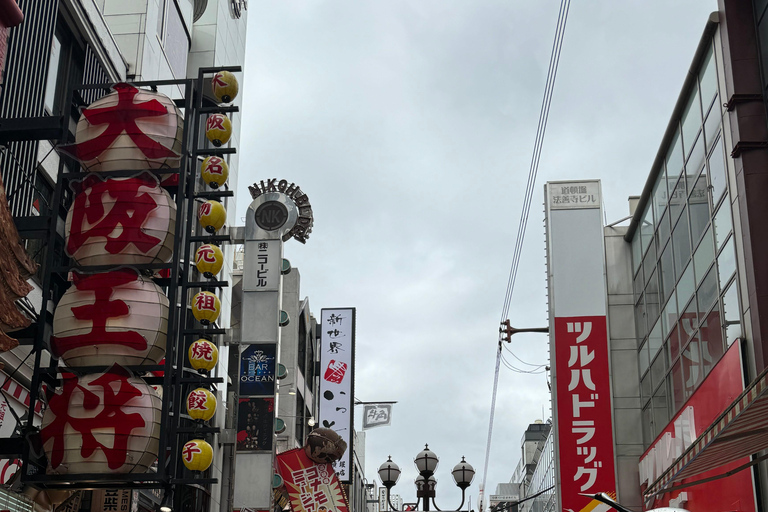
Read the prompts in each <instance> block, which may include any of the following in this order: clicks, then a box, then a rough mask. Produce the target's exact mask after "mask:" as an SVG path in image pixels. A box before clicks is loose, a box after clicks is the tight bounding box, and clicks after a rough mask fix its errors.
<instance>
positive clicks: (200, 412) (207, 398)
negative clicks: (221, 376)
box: [187, 388, 216, 421]
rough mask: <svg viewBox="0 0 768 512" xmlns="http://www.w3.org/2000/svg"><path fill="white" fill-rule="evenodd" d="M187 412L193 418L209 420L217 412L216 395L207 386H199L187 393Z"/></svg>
mask: <svg viewBox="0 0 768 512" xmlns="http://www.w3.org/2000/svg"><path fill="white" fill-rule="evenodd" d="M187 413H189V416H190V418H192V419H193V420H203V421H208V420H209V419H211V418H213V415H214V414H216V396H215V395H214V394H213V393H211V392H210V391H208V390H207V389H205V388H197V389H195V390H193V391H191V392H190V393H189V395H187Z"/></svg>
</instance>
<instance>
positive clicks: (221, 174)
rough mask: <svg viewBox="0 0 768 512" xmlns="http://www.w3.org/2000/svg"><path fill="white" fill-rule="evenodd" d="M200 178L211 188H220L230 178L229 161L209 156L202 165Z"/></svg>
mask: <svg viewBox="0 0 768 512" xmlns="http://www.w3.org/2000/svg"><path fill="white" fill-rule="evenodd" d="M200 176H201V177H202V178H203V181H204V182H205V183H206V184H207V185H208V186H209V187H211V188H219V187H220V186H222V185H223V184H225V183H226V182H227V178H228V177H229V166H228V165H227V161H226V160H224V159H223V158H221V157H218V156H209V157H208V158H206V159H205V160H203V163H202V164H201V165H200Z"/></svg>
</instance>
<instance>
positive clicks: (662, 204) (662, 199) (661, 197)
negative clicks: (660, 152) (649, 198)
mask: <svg viewBox="0 0 768 512" xmlns="http://www.w3.org/2000/svg"><path fill="white" fill-rule="evenodd" d="M667 199H669V193H668V191H667V172H666V170H665V169H664V165H663V164H662V166H661V169H660V170H659V175H658V177H657V178H656V185H654V187H653V208H654V209H655V211H656V218H657V219H658V218H659V217H660V216H661V213H662V212H663V211H664V210H665V209H666V208H667Z"/></svg>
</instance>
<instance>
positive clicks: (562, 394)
mask: <svg viewBox="0 0 768 512" xmlns="http://www.w3.org/2000/svg"><path fill="white" fill-rule="evenodd" d="M545 197H546V199H547V205H546V227H547V255H548V268H549V274H548V281H549V283H548V286H549V303H550V305H551V306H550V308H551V309H550V329H549V332H550V351H551V353H552V354H553V355H554V360H553V364H552V370H551V371H552V395H553V404H554V407H553V412H554V416H555V422H556V425H557V429H556V430H555V433H556V434H555V443H556V445H555V450H556V452H557V453H558V455H559V456H558V457H557V458H556V469H557V471H556V481H557V487H558V494H559V497H560V499H559V501H560V504H561V508H562V510H568V509H570V510H572V511H573V512H588V511H589V512H601V511H603V510H605V511H607V510H609V509H610V507H609V506H608V505H605V504H602V503H599V502H597V501H595V500H592V499H591V498H588V497H585V496H581V493H584V494H597V493H601V492H602V493H606V494H608V495H609V496H612V497H615V496H616V473H615V459H614V442H613V427H612V425H613V418H612V408H611V407H612V406H611V374H610V365H609V356H610V354H609V347H608V331H607V320H606V313H607V306H606V304H607V292H606V281H605V250H604V247H603V244H604V241H603V224H602V218H603V216H602V208H601V206H600V205H601V204H602V202H601V196H600V182H599V181H580V182H567V183H566V182H554V183H547V185H546V186H545Z"/></svg>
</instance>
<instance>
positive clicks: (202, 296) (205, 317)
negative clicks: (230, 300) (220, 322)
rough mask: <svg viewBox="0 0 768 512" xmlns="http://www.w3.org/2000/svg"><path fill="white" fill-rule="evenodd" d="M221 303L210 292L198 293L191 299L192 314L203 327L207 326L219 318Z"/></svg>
mask: <svg viewBox="0 0 768 512" xmlns="http://www.w3.org/2000/svg"><path fill="white" fill-rule="evenodd" d="M220 313H221V301H219V298H218V297H217V296H216V295H214V294H212V293H211V292H200V293H198V294H197V295H195V296H194V297H192V314H193V315H194V317H195V318H196V319H197V321H198V322H200V323H201V324H203V325H209V324H211V323H212V322H215V321H216V319H217V318H219V314H220Z"/></svg>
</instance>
